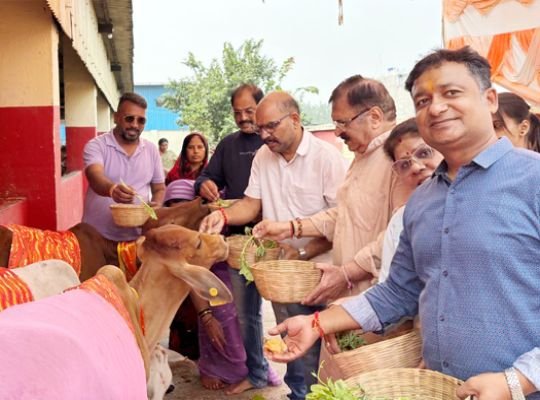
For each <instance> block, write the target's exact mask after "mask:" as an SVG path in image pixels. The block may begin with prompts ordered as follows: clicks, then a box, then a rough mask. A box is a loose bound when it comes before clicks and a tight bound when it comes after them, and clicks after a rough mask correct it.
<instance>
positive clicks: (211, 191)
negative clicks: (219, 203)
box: [199, 179, 219, 201]
mask: <svg viewBox="0 0 540 400" xmlns="http://www.w3.org/2000/svg"><path fill="white" fill-rule="evenodd" d="M199 194H200V195H201V197H203V198H205V199H206V200H208V201H216V200H218V199H219V189H218V187H217V185H216V184H215V183H214V181H213V180H211V179H207V180H205V181H204V182H203V183H201V186H200V188H199Z"/></svg>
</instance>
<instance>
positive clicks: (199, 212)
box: [0, 198, 209, 281]
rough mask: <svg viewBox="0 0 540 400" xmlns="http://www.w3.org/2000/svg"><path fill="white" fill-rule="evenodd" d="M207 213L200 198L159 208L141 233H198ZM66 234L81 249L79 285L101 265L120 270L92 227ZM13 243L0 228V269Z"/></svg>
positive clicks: (111, 247) (111, 248) (113, 246)
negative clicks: (176, 229)
mask: <svg viewBox="0 0 540 400" xmlns="http://www.w3.org/2000/svg"><path fill="white" fill-rule="evenodd" d="M208 213H209V207H208V205H206V204H202V201H201V199H200V198H197V199H195V200H192V201H189V202H184V203H178V204H176V205H174V206H173V207H160V208H157V209H156V214H157V217H158V219H157V220H152V219H150V220H148V222H146V224H145V225H143V227H142V231H143V233H144V232H146V231H148V230H149V229H152V228H156V227H158V226H162V225H165V224H175V225H180V226H185V227H186V228H189V229H198V227H199V224H200V222H201V220H202V219H203V218H204V217H205V216H206V215H208ZM68 231H69V232H72V233H73V234H74V235H75V238H76V240H77V242H78V246H79V248H80V264H81V266H80V274H79V278H80V280H81V281H85V280H86V279H88V278H91V277H92V276H94V275H95V274H96V272H97V270H98V269H99V268H100V267H102V266H103V265H116V266H119V260H118V251H117V249H118V242H115V241H112V240H109V239H106V238H104V237H103V236H102V235H101V234H100V233H99V232H98V231H97V230H96V229H95V228H94V227H92V226H91V225H88V224H85V223H79V224H77V225H75V226H73V227H72V228H70V229H69V230H68ZM12 242H13V232H12V231H11V230H10V229H8V228H7V227H3V226H0V267H6V266H8V265H9V258H10V251H11V245H12ZM46 258H50V257H46ZM46 258H43V259H46ZM34 261H37V260H34ZM65 261H69V260H65ZM71 264H73V263H71Z"/></svg>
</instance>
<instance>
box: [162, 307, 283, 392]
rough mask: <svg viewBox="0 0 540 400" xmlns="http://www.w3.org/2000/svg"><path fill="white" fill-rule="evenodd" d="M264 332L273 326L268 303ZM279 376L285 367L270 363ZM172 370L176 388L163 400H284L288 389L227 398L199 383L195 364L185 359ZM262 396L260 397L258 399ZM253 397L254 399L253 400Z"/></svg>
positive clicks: (264, 311)
mask: <svg viewBox="0 0 540 400" xmlns="http://www.w3.org/2000/svg"><path fill="white" fill-rule="evenodd" d="M263 318H264V330H265V332H266V330H267V329H268V328H269V327H271V326H274V325H275V319H274V312H273V311H272V306H271V305H270V303H268V302H266V301H265V302H264V303H263ZM272 366H273V367H274V369H275V370H276V371H278V373H279V375H280V376H281V377H283V375H284V374H285V365H284V364H276V363H272ZM171 368H172V370H173V382H174V384H175V386H176V389H175V390H174V392H172V393H170V394H168V395H166V396H165V400H184V399H190V400H191V399H192V400H218V399H231V400H263V399H264V400H286V399H287V396H286V395H287V393H289V389H288V387H287V385H285V384H284V383H283V384H282V385H281V386H278V387H266V388H264V389H257V390H249V391H247V392H244V393H242V394H239V395H235V396H227V395H225V392H224V391H223V390H217V391H213V390H207V389H205V388H203V387H202V386H201V384H200V382H199V373H198V370H197V366H196V364H195V363H194V362H193V361H191V360H189V359H186V360H185V361H180V362H177V363H175V364H173V365H171ZM257 395H259V396H262V397H258V396H257ZM254 397H255V399H254Z"/></svg>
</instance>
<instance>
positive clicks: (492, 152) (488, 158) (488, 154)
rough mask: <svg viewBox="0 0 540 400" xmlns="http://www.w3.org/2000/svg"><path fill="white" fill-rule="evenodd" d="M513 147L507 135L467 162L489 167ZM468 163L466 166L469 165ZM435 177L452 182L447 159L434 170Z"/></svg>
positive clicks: (484, 167) (485, 167)
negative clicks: (449, 176)
mask: <svg viewBox="0 0 540 400" xmlns="http://www.w3.org/2000/svg"><path fill="white" fill-rule="evenodd" d="M512 149H513V145H512V143H511V142H510V140H508V138H506V137H502V138H500V139H499V140H497V141H496V142H495V143H493V144H492V145H491V146H489V147H488V148H486V149H485V150H483V151H482V152H480V153H479V154H477V155H476V157H474V158H473V159H472V161H471V162H470V163H469V164H467V165H471V164H473V163H474V164H476V165H478V166H479V167H480V168H483V169H488V168H489V167H491V166H492V165H493V164H494V163H495V162H496V161H498V160H500V159H501V158H502V157H503V156H504V155H505V154H506V153H508V152H509V151H510V150H512ZM467 165H466V166H467ZM432 176H433V177H439V178H440V179H443V180H444V181H445V182H446V183H448V184H451V183H452V181H451V180H450V178H448V164H447V163H446V161H445V160H443V161H442V162H441V164H440V165H439V166H438V167H437V169H436V170H435V172H433V175H432Z"/></svg>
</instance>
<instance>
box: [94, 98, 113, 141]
mask: <svg viewBox="0 0 540 400" xmlns="http://www.w3.org/2000/svg"><path fill="white" fill-rule="evenodd" d="M111 118H112V115H111V107H110V106H109V103H108V102H107V100H105V98H104V97H103V96H102V95H100V94H98V96H97V133H98V135H100V134H102V133H105V132H108V131H110V130H111V126H112V125H111Z"/></svg>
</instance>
